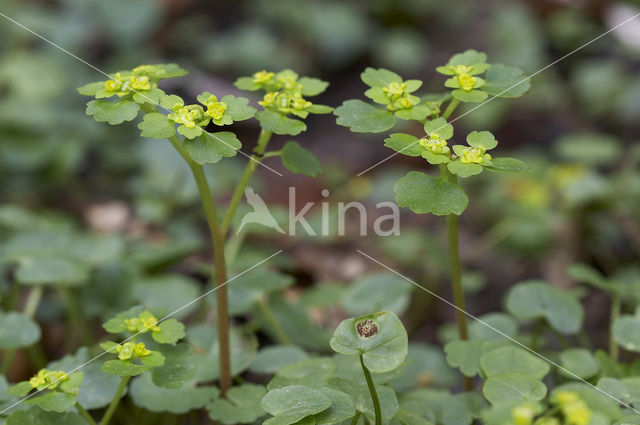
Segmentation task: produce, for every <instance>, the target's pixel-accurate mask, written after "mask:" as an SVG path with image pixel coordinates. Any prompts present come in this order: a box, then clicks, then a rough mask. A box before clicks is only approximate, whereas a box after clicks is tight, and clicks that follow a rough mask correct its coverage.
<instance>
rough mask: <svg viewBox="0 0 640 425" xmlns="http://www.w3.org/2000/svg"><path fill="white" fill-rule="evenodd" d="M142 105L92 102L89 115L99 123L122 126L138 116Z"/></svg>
mask: <svg viewBox="0 0 640 425" xmlns="http://www.w3.org/2000/svg"><path fill="white" fill-rule="evenodd" d="M139 110H140V105H138V104H137V103H136V102H132V101H130V100H120V101H118V102H109V101H107V100H92V101H90V102H89V103H87V110H86V112H87V115H91V116H93V119H95V120H96V121H99V122H108V123H109V124H111V125H116V124H122V123H123V122H125V121H131V120H133V119H135V117H137V116H138V111H139Z"/></svg>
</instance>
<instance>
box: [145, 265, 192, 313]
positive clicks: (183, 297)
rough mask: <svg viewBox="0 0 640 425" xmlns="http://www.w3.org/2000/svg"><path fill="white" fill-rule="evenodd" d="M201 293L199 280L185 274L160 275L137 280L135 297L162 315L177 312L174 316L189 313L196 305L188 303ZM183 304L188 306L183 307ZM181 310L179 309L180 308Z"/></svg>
mask: <svg viewBox="0 0 640 425" xmlns="http://www.w3.org/2000/svg"><path fill="white" fill-rule="evenodd" d="M199 295H200V285H199V284H198V282H196V281H194V280H192V279H189V278H188V277H186V276H183V275H178V274H175V275H160V276H157V277H148V278H144V279H142V280H140V281H137V282H135V285H133V297H134V298H135V299H136V300H138V301H139V302H140V304H143V305H144V306H145V307H146V308H148V309H149V310H152V311H154V312H158V313H159V314H160V315H164V314H168V313H172V312H174V311H175V312H176V313H175V314H172V317H175V318H178V319H179V318H182V317H185V316H187V315H189V314H190V313H191V312H193V310H195V308H196V307H197V306H196V305H194V304H192V305H187V304H188V303H189V302H191V301H192V300H194V299H196V298H198V296H199ZM183 306H186V307H184V308H182V307H183ZM180 308H182V309H181V310H179V311H177V310H178V309H180Z"/></svg>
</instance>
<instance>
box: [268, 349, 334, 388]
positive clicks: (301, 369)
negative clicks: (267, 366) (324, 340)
mask: <svg viewBox="0 0 640 425" xmlns="http://www.w3.org/2000/svg"><path fill="white" fill-rule="evenodd" d="M335 372H336V365H335V363H334V362H333V360H332V359H329V358H326V357H315V358H308V359H305V360H301V361H299V362H297V363H292V364H289V365H287V366H284V367H282V368H281V369H280V370H278V373H277V375H276V376H275V377H274V378H273V379H272V380H271V381H270V382H269V385H268V386H267V387H268V389H269V390H272V389H276V388H283V387H287V386H289V385H296V384H299V385H306V386H307V387H311V388H320V387H322V386H324V385H325V384H326V383H327V381H328V380H329V378H331V377H332V376H333V375H334V374H335Z"/></svg>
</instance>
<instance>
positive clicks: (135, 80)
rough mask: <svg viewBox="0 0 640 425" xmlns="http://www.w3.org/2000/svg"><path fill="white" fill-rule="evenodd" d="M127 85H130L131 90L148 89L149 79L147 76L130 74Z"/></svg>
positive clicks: (149, 85)
mask: <svg viewBox="0 0 640 425" xmlns="http://www.w3.org/2000/svg"><path fill="white" fill-rule="evenodd" d="M127 85H128V86H129V87H131V88H132V89H133V90H150V89H151V82H150V81H149V77H147V76H142V77H136V76H132V77H130V78H129V82H128V84H127Z"/></svg>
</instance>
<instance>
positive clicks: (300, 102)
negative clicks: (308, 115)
mask: <svg viewBox="0 0 640 425" xmlns="http://www.w3.org/2000/svg"><path fill="white" fill-rule="evenodd" d="M311 105H312V103H311V102H309V101H308V100H306V99H305V98H303V97H302V94H301V93H300V92H296V93H294V94H293V96H292V97H291V106H293V109H296V110H298V111H304V110H305V109H307V108H308V107H310V106H311Z"/></svg>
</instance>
